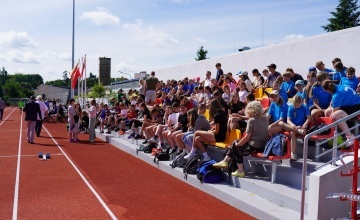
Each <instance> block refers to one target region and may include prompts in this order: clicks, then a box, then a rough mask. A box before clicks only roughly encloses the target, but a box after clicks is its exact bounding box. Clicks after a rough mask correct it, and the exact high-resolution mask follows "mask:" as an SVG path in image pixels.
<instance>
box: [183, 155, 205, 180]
mask: <svg viewBox="0 0 360 220" xmlns="http://www.w3.org/2000/svg"><path fill="white" fill-rule="evenodd" d="M202 158H203V157H202V156H199V155H196V156H194V157H193V158H191V159H190V160H188V161H187V162H186V164H185V166H184V169H183V173H184V174H185V175H184V179H186V180H187V176H188V174H196V169H197V168H199V167H200V164H201V163H202Z"/></svg>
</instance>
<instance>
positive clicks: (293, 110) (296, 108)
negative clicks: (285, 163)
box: [279, 95, 311, 160]
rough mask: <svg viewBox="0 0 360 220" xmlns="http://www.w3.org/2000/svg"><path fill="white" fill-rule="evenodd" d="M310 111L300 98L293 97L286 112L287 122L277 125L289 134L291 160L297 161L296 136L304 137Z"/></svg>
mask: <svg viewBox="0 0 360 220" xmlns="http://www.w3.org/2000/svg"><path fill="white" fill-rule="evenodd" d="M310 121H311V117H310V110H309V108H308V107H307V106H306V105H305V104H304V103H303V101H302V99H301V97H300V96H297V95H295V96H294V98H293V104H292V105H289V108H288V112H287V122H286V123H285V122H282V121H281V122H280V123H279V125H280V126H281V127H282V128H283V129H284V130H286V131H288V132H290V138H291V159H292V160H297V156H296V154H295V148H296V135H297V134H300V135H305V134H306V130H307V128H308V126H309V124H310Z"/></svg>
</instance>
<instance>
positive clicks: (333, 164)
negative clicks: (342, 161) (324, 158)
mask: <svg viewBox="0 0 360 220" xmlns="http://www.w3.org/2000/svg"><path fill="white" fill-rule="evenodd" d="M334 137H335V138H334V139H333V151H332V158H331V159H332V162H331V165H332V166H336V161H335V160H334V159H335V158H336V155H337V151H336V150H334V149H337V148H336V147H337V139H338V132H337V126H335V130H334Z"/></svg>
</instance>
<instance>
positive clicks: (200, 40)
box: [193, 36, 205, 43]
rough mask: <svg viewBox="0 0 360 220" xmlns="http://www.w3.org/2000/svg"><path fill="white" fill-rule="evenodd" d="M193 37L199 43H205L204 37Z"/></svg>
mask: <svg viewBox="0 0 360 220" xmlns="http://www.w3.org/2000/svg"><path fill="white" fill-rule="evenodd" d="M193 39H194V40H196V41H198V42H200V43H205V39H204V38H201V37H196V36H194V37H193Z"/></svg>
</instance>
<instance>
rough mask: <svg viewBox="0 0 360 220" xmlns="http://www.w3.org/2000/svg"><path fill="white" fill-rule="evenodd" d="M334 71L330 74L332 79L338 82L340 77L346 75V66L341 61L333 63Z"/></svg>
mask: <svg viewBox="0 0 360 220" xmlns="http://www.w3.org/2000/svg"><path fill="white" fill-rule="evenodd" d="M334 68H335V72H334V73H333V74H332V80H333V81H334V82H335V83H336V84H339V83H340V80H341V78H342V77H346V69H347V68H346V67H344V65H343V64H342V62H341V61H339V62H336V63H334Z"/></svg>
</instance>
